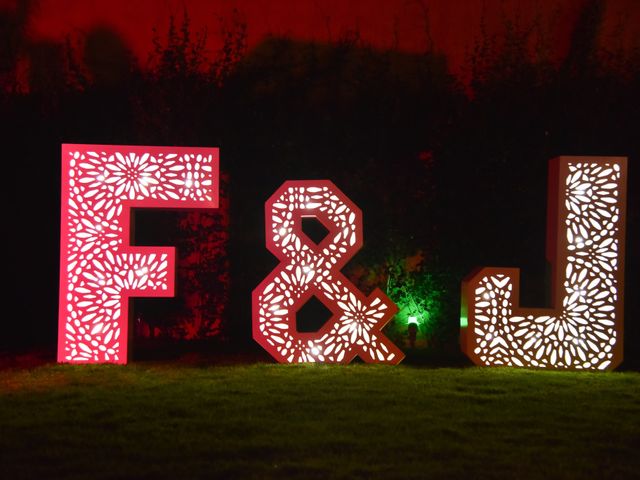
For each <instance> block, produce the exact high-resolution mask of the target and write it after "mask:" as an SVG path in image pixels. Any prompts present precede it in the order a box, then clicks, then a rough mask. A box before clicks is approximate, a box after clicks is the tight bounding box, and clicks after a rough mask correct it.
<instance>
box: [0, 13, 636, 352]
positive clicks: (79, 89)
mask: <svg viewBox="0 0 640 480" xmlns="http://www.w3.org/2000/svg"><path fill="white" fill-rule="evenodd" d="M18 4H19V5H20V6H28V5H30V3H29V2H25V1H24V0H22V1H19V2H18ZM605 7H606V2H602V1H600V0H589V1H587V2H585V3H584V5H583V7H582V14H581V16H580V18H579V20H578V23H577V25H576V26H575V29H574V33H573V36H572V38H571V40H570V45H569V49H568V52H569V53H568V55H567V56H566V57H565V58H561V59H552V58H551V56H550V55H549V51H550V46H551V45H553V42H554V40H555V39H554V38H552V37H551V36H550V35H551V34H550V32H552V31H553V30H554V29H553V28H552V27H553V25H552V24H550V23H548V22H550V21H551V20H548V19H542V18H536V19H534V20H533V22H532V23H531V24H525V23H523V22H521V21H520V20H518V19H517V18H513V19H512V18H507V17H505V19H504V27H505V28H504V29H503V34H502V35H500V36H497V37H489V36H487V34H486V33H485V34H482V35H481V36H480V38H478V42H477V48H475V49H474V50H473V51H472V52H471V55H470V58H469V65H470V76H471V78H470V83H469V86H468V87H463V86H462V85H461V84H460V83H459V82H458V81H457V80H456V79H455V78H453V77H452V76H451V75H450V74H449V73H448V70H447V64H446V58H445V57H444V56H443V55H441V54H439V53H438V52H436V51H434V50H433V48H432V44H431V42H428V45H427V48H426V49H425V51H424V52H423V53H422V54H418V55H415V54H407V53H402V52H398V51H396V50H393V49H390V50H386V51H382V50H376V49H373V48H371V47H370V46H368V45H366V44H364V43H363V42H362V39H361V38H360V37H359V35H358V34H357V32H350V33H348V34H345V35H344V36H342V37H341V38H339V39H338V40H337V41H335V42H330V43H325V44H321V43H313V42H305V41H296V40H293V39H290V38H275V37H274V38H267V39H265V40H264V41H263V42H262V43H260V44H258V45H257V46H256V47H254V48H253V49H251V50H250V51H248V50H247V42H246V40H247V25H246V23H245V22H244V20H243V18H242V15H241V14H240V13H239V12H235V13H234V14H233V15H232V17H231V18H229V19H222V21H221V24H220V29H219V32H216V33H219V34H220V35H221V37H222V40H223V47H222V49H221V50H220V51H219V52H214V53H213V55H210V54H209V52H207V51H206V36H207V34H208V32H207V31H200V32H194V31H193V30H192V27H191V24H190V22H189V18H188V15H186V12H185V15H183V17H182V21H181V22H180V21H178V20H177V19H175V18H171V19H169V22H168V30H167V31H166V35H165V34H160V33H158V34H156V38H155V41H154V49H153V53H152V57H151V59H150V61H149V65H148V67H149V68H147V69H141V68H139V66H138V65H137V64H136V63H135V62H134V61H133V60H132V57H131V54H130V52H129V51H128V48H127V45H126V44H125V42H124V41H123V40H122V39H121V38H120V37H119V36H118V34H117V32H113V31H109V30H108V29H105V28H104V27H101V29H96V30H94V31H90V32H87V34H86V35H85V36H83V37H80V38H73V39H71V41H69V42H68V43H67V45H68V46H67V47H65V45H63V44H54V43H51V42H49V43H34V42H32V41H31V40H30V39H29V38H28V37H27V36H26V33H25V29H24V28H23V27H24V21H23V20H24V18H23V17H24V15H25V14H24V12H26V11H27V10H17V11H16V12H15V14H10V13H7V14H6V15H4V14H3V15H0V24H1V26H2V31H3V32H8V33H7V35H6V36H5V37H6V38H7V39H8V41H9V44H8V45H9V47H8V49H7V48H4V49H2V50H0V59H1V60H2V65H1V67H2V68H1V69H0V76H1V78H0V80H2V82H3V84H2V87H3V88H2V89H0V91H1V98H0V101H1V102H2V107H3V112H5V117H6V118H10V119H11V121H10V122H7V123H8V125H6V128H5V129H4V131H3V134H5V135H6V136H7V140H6V142H5V145H7V146H8V148H9V149H13V150H15V151H18V152H20V159H21V161H19V162H8V168H9V171H8V172H7V176H8V178H11V179H21V178H29V180H30V182H31V183H30V185H32V186H33V188H32V191H31V194H30V196H28V198H25V195H24V191H23V189H22V187H21V185H22V183H21V182H19V181H17V182H10V186H9V187H8V188H9V189H10V194H11V195H12V197H11V198H16V199H20V202H17V203H18V204H17V205H16V207H15V208H12V209H10V212H9V215H10V218H9V222H10V224H11V225H14V226H15V229H16V231H19V232H21V235H22V237H21V245H20V248H24V249H25V252H28V253H27V254H24V255H22V258H23V264H22V267H23V268H21V269H20V270H19V271H16V272H15V273H14V275H13V278H15V279H16V281H15V282H14V284H15V285H16V287H15V289H16V291H15V294H14V296H15V298H16V299H17V302H18V303H19V308H20V309H21V310H22V316H23V317H24V318H29V319H32V322H28V323H27V325H22V324H20V326H19V327H18V326H13V324H12V326H11V327H10V328H13V329H14V331H12V332H11V333H10V334H8V335H5V336H4V337H3V338H1V339H0V341H3V342H4V341H10V340H7V339H11V338H16V337H20V338H25V339H27V338H30V336H32V337H31V338H33V337H36V338H39V339H41V340H42V341H43V342H51V341H52V339H55V336H56V332H55V322H52V321H51V318H52V316H54V315H55V313H54V312H55V311H57V309H56V305H57V298H56V292H55V291H54V290H55V289H51V285H55V284H56V282H57V278H58V275H57V268H58V266H57V262H56V261H55V259H56V258H57V255H58V252H57V247H58V246H57V245H56V244H55V242H51V244H46V245H44V246H43V245H42V242H41V238H42V231H43V230H47V231H50V232H58V228H59V225H58V224H57V223H56V222H57V221H58V220H57V219H58V218H59V212H58V210H57V208H58V202H57V201H52V199H55V198H57V195H58V188H59V186H58V180H57V179H59V178H60V172H59V144H60V143H61V142H63V141H64V142H68V143H73V142H75V143H114V144H127V143H130V144H152V145H153V144H156V145H202V146H219V147H221V163H222V168H223V172H224V173H225V175H228V190H227V191H226V193H225V199H226V200H228V202H229V203H228V216H226V217H225V215H227V213H223V214H222V215H223V217H224V218H227V219H228V222H229V224H228V228H226V225H227V224H226V221H227V220H224V218H215V219H214V218H213V217H209V216H208V215H209V214H182V213H181V214H178V215H177V216H174V217H171V219H170V220H169V219H167V220H165V222H168V223H171V222H175V223H173V225H172V226H171V228H173V231H174V232H176V237H180V236H182V237H181V238H175V239H174V238H171V239H170V240H171V242H167V243H172V244H178V246H179V256H180V257H179V258H180V259H181V260H180V262H187V263H185V264H183V266H184V268H181V267H180V264H179V265H178V271H179V272H181V273H180V275H184V278H183V279H182V280H180V279H179V281H178V284H179V285H182V287H181V288H183V289H184V291H185V295H187V296H188V295H189V293H188V292H190V291H191V292H194V291H196V290H197V289H201V288H203V287H204V289H205V290H206V288H207V285H210V289H211V291H212V292H214V293H211V294H210V293H207V294H206V295H207V298H205V299H197V301H195V300H194V301H195V304H194V307H195V306H196V305H197V308H196V309H195V310H194V311H196V312H197V311H200V312H204V311H205V310H207V309H212V310H211V311H212V312H215V313H212V314H211V315H212V317H211V318H209V319H205V320H204V321H203V323H200V326H201V325H207V329H208V330H207V331H210V332H212V331H216V332H217V331H219V330H218V328H220V331H222V332H223V333H224V334H225V335H228V336H229V337H231V338H232V339H233V340H234V341H236V342H243V341H244V342H251V320H250V318H251V317H250V313H251V312H250V309H251V306H250V303H251V302H250V293H251V290H252V289H253V288H254V287H255V286H256V285H258V284H259V283H260V281H261V280H262V279H263V278H264V277H265V276H266V275H267V274H268V273H269V271H271V269H273V268H274V265H275V264H276V263H277V261H276V260H275V258H274V257H273V256H272V255H271V254H270V253H269V252H268V251H266V248H265V243H264V209H263V206H264V201H265V200H266V199H267V198H268V197H269V196H270V195H271V194H272V193H273V192H274V191H275V190H276V189H277V188H278V187H279V186H280V185H281V184H282V182H283V181H285V180H287V179H308V178H329V179H331V180H332V181H334V183H335V184H336V185H337V186H338V187H339V188H341V189H342V190H343V191H344V192H345V193H346V194H347V195H348V196H349V197H350V198H351V199H352V200H353V201H354V202H355V203H356V204H357V205H359V206H360V207H361V208H362V210H363V212H364V238H365V245H364V247H363V249H362V251H361V252H360V253H359V254H358V255H357V256H356V257H355V258H353V259H352V261H351V262H350V263H349V265H348V266H347V268H346V269H345V272H346V273H347V274H348V275H350V276H351V278H352V279H353V281H354V282H356V283H357V284H358V285H359V286H360V287H361V288H362V290H363V291H365V292H366V293H369V291H370V290H371V289H372V288H374V287H379V288H381V289H383V290H385V289H386V288H388V293H389V295H390V296H391V298H392V299H394V300H395V301H396V302H398V304H399V305H400V307H401V308H402V309H403V312H401V314H400V315H399V316H398V318H397V319H396V323H395V324H394V325H391V326H390V327H389V329H390V332H391V333H390V335H392V336H395V337H396V338H397V339H398V341H400V339H402V340H403V341H405V340H406V337H404V336H403V335H404V332H405V326H404V325H402V320H401V318H402V317H403V315H406V313H408V312H409V311H410V309H412V308H417V310H423V309H424V310H427V311H429V312H430V313H429V321H428V322H429V323H428V325H427V322H425V330H424V333H422V331H421V335H423V341H424V344H426V345H428V346H434V345H438V344H444V345H445V346H449V347H451V348H455V345H456V343H457V342H456V331H457V328H458V321H459V319H458V309H459V288H460V284H459V282H460V280H461V279H462V278H463V277H464V276H465V275H467V274H468V273H469V272H470V271H471V270H472V269H473V268H474V267H476V266H481V265H496V266H516V267H520V268H522V272H521V278H522V281H523V288H522V291H521V294H522V302H521V303H522V304H523V305H531V306H544V304H545V260H544V249H545V226H546V219H545V215H546V208H545V205H546V178H547V162H548V159H549V158H552V157H553V156H556V155H560V154H563V155H626V156H629V158H630V168H629V175H630V178H629V185H630V191H629V202H628V205H629V213H628V219H627V222H628V225H627V231H628V239H627V242H628V245H636V244H640V239H639V238H638V232H640V228H638V224H639V223H640V219H639V218H638V207H637V205H640V199H639V198H638V191H639V189H638V188H637V185H638V184H640V182H639V177H638V175H639V172H640V169H637V168H634V165H635V163H637V162H638V158H640V136H638V135H637V128H636V127H635V126H637V125H640V109H638V108H637V105H639V104H640V88H639V87H638V85H640V53H639V52H640V45H636V46H635V47H634V48H632V49H631V50H624V49H622V47H620V48H617V49H616V48H614V49H612V51H604V50H603V49H602V48H601V47H599V45H601V44H602V43H603V42H600V35H601V33H600V25H601V24H602V13H603V8H605ZM25 8H26V7H25ZM425 20H428V18H426V19H425ZM425 25H428V21H426V22H425ZM612 45H615V42H613V43H612ZM20 65H22V66H24V65H27V66H28V68H26V69H25V68H22V67H19V66H20ZM21 68H22V70H21ZM20 82H22V87H17V86H16V85H17V84H18V83H20ZM226 200H225V201H226ZM35 211H38V212H41V214H40V216H39V220H40V221H39V222H34V221H32V217H33V212H35ZM201 222H211V223H212V225H213V226H214V227H213V229H214V232H213V233H211V235H213V237H207V235H208V234H207V233H206V232H205V231H204V230H203V229H201V228H200V227H199V225H200V223H201ZM161 223H162V222H161ZM216 225H219V226H220V228H218V227H216ZM223 229H224V230H225V233H224V234H223V232H222V230H223ZM180 232H182V233H180ZM227 233H228V237H227V236H226V234H227ZM194 234H195V236H196V237H193V235H194ZM56 235H57V233H56V234H55V235H53V236H54V237H55V236H56ZM158 240H160V242H159V243H163V241H165V239H164V238H159V239H158ZM181 242H182V247H180V245H181ZM209 242H212V244H213V245H215V248H214V249H213V250H212V249H211V248H209V246H208V243H209ZM157 243H158V241H156V244H157ZM32 252H38V254H37V255H33V254H32ZM418 252H421V254H422V255H423V256H424V259H422V260H421V262H417V263H416V261H415V259H416V258H418V257H416V255H418ZM198 257H199V258H200V260H195V259H197V258H198ZM639 258H640V255H639V254H638V251H637V249H634V248H628V249H627V265H626V267H627V272H636V273H637V272H638V271H639V270H640V265H639ZM412 259H414V261H412ZM418 267H419V268H418ZM227 268H228V271H227V270H226V269H227ZM209 269H211V270H209ZM31 272H39V275H38V276H37V279H36V281H38V282H40V284H39V286H40V287H43V289H44V290H46V293H45V294H43V300H42V302H33V301H32V296H31V293H32V292H31V290H28V291H27V290H25V289H24V288H22V287H20V286H21V285H25V284H27V283H29V284H31V283H32V282H33V281H34V277H33V275H32V273H31ZM225 272H226V273H225ZM638 278H640V276H638V275H637V274H635V273H629V274H628V276H627V282H628V283H627V287H626V288H627V290H628V291H633V290H634V289H635V288H637V287H638V283H637V282H638V280H637V279H638ZM217 282H220V283H221V284H222V285H223V286H222V287H218V286H216V285H218V283H217ZM217 295H219V296H217ZM227 298H228V303H227V304H226V305H224V307H223V310H224V311H218V310H216V308H218V307H221V306H220V305H218V304H217V303H216V302H225V299H227ZM626 299H627V306H626V312H627V315H626V316H627V318H635V317H637V316H638V315H640V309H639V308H638V304H637V302H636V301H635V299H634V298H633V296H632V295H627V296H626ZM208 302H209V303H208ZM213 303H216V306H215V307H213ZM160 305H164V306H159V307H156V308H157V309H158V310H159V311H164V312H165V313H166V312H170V311H171V308H174V307H170V306H169V304H167V303H165V304H160ZM414 305H417V307H415V306H414ZM180 308H182V307H180ZM180 308H178V306H176V307H175V311H180ZM431 312H437V313H431ZM194 317H195V315H194ZM213 317H216V318H220V317H222V318H223V319H225V320H226V321H223V322H222V323H220V324H218V323H216V322H217V320H215V319H214V318H213ZM177 318H179V315H178V314H176V315H174V319H177ZM167 321H168V322H169V320H167ZM16 325H17V324H16ZM163 325H165V324H163ZM171 325H173V327H172V326H171ZM178 325H180V323H179V322H177V321H174V323H173V324H171V322H169V323H167V324H166V325H165V326H164V327H163V328H166V330H167V331H171V329H172V328H174V327H175V328H174V330H175V331H180V332H182V333H180V335H184V336H185V337H190V336H192V335H193V336H196V337H197V336H201V335H204V332H203V331H202V330H201V327H200V326H196V325H195V324H193V325H191V326H186V325H182V326H178ZM639 325H640V324H638V322H627V325H626V331H625V341H626V342H627V343H626V346H625V349H626V352H627V353H626V355H627V357H629V356H633V355H634V353H633V352H636V353H635V355H636V356H637V357H640V355H639V354H638V352H639V347H638V345H639V344H640V342H638V341H637V338H638V337H639V336H640V327H639ZM427 326H428V328H427ZM394 329H395V330H394ZM53 341H54V342H55V340H53Z"/></svg>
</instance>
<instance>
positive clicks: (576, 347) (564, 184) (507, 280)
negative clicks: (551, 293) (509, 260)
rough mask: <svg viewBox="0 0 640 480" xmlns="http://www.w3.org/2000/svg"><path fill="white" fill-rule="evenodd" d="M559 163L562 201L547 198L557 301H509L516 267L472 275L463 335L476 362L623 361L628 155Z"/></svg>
mask: <svg viewBox="0 0 640 480" xmlns="http://www.w3.org/2000/svg"><path fill="white" fill-rule="evenodd" d="M556 161H557V162H558V164H557V171H558V173H559V175H558V176H559V178H558V179H557V181H558V195H559V198H557V199H552V198H550V201H553V202H557V213H558V215H557V217H558V218H557V231H558V238H557V240H556V241H557V244H556V258H555V259H553V260H552V261H553V263H554V265H555V271H556V280H555V281H556V292H555V298H556V299H557V300H559V303H558V304H557V305H556V308H554V309H523V308H518V307H517V304H516V305H515V306H514V302H516V301H517V297H518V288H519V280H518V275H519V272H518V270H517V269H499V268H485V269H483V270H482V271H480V272H479V273H478V274H476V275H474V276H473V278H472V279H471V280H470V281H467V282H465V284H463V297H464V300H466V302H467V309H466V310H467V312H466V313H467V314H468V317H469V318H468V327H467V328H466V329H465V328H463V336H462V338H463V349H465V351H466V353H467V355H469V356H470V357H471V358H472V359H473V360H474V361H475V362H476V363H478V364H482V365H510V366H520V367H523V366H528V367H536V368H553V369H576V370H580V369H589V370H607V369H611V368H615V367H616V366H617V365H618V364H619V363H620V362H621V360H622V342H621V336H622V321H623V303H622V295H623V291H624V289H623V281H624V280H623V279H624V253H623V252H624V227H625V223H624V218H625V206H626V159H624V158H615V157H613V158H604V159H596V158H591V157H560V159H557V160H556ZM463 303H464V302H463ZM463 310H464V309H463ZM463 314H464V311H463ZM465 330H466V331H465Z"/></svg>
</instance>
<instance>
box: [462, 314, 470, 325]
mask: <svg viewBox="0 0 640 480" xmlns="http://www.w3.org/2000/svg"><path fill="white" fill-rule="evenodd" d="M468 325H469V319H468V318H467V316H466V315H460V328H465V327H466V326H468Z"/></svg>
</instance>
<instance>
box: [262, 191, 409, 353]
mask: <svg viewBox="0 0 640 480" xmlns="http://www.w3.org/2000/svg"><path fill="white" fill-rule="evenodd" d="M265 216H266V225H265V227H266V238H267V248H268V249H269V250H270V251H271V252H272V253H273V254H274V255H275V256H277V257H278V258H279V259H280V261H281V263H280V265H279V266H278V268H276V269H275V270H274V271H273V272H271V274H270V275H269V276H268V277H267V278H266V279H265V280H264V281H263V282H262V283H261V284H260V285H259V286H258V287H257V288H256V289H255V290H254V291H253V338H254V339H255V340H256V341H257V342H258V343H259V344H260V345H262V346H263V347H264V348H265V349H266V350H267V351H268V352H269V353H270V354H271V355H272V356H273V357H274V358H275V359H276V360H278V361H279V362H282V363H294V362H323V363H349V362H350V361H351V360H353V359H354V358H355V357H356V355H359V356H360V357H361V358H362V359H364V360H365V361H366V362H376V363H390V364H397V363H399V362H400V361H402V359H403V358H404V354H403V353H402V351H401V350H400V349H398V347H396V346H395V345H394V344H393V343H391V342H390V341H389V339H388V338H386V337H385V336H384V335H383V334H382V333H381V331H380V329H381V328H382V327H384V325H385V324H386V323H387V322H388V321H389V320H390V319H391V317H393V315H394V314H395V313H396V312H397V307H396V306H395V304H394V303H393V302H391V301H390V300H389V298H387V296H386V295H385V294H384V293H383V292H382V291H380V290H379V289H376V290H375V291H374V292H373V293H372V294H371V295H370V296H369V297H368V298H366V297H365V296H364V295H363V294H362V292H360V291H359V290H358V289H357V288H356V287H355V286H354V285H353V284H352V283H351V282H349V280H347V278H346V277H344V275H342V274H341V273H340V269H341V268H342V266H343V265H344V264H345V263H346V262H347V261H348V260H349V259H350V258H351V257H352V256H353V255H354V254H355V253H356V252H357V251H358V250H359V249H360V247H361V246H362V213H361V212H360V209H358V207H356V206H355V205H354V204H353V203H352V202H351V201H350V200H349V199H348V198H347V197H346V195H344V193H342V192H341V191H340V190H338V188H336V186H335V185H333V183H331V182H329V181H326V180H324V181H320V180H316V181H289V182H285V183H284V185H282V187H280V188H279V189H278V191H276V193H275V194H274V195H273V196H272V197H271V198H270V199H269V200H268V201H267V203H266V205H265ZM305 216H308V217H315V218H317V219H318V220H319V221H320V222H322V223H323V224H324V226H325V227H326V228H327V229H328V230H329V234H328V235H327V236H326V238H325V239H324V240H323V241H322V242H321V243H320V244H319V245H316V244H315V243H314V242H312V241H311V240H309V239H308V238H307V237H306V236H305V235H304V233H303V232H302V227H301V220H302V217H305ZM312 295H316V296H317V297H318V298H319V299H320V300H321V301H322V302H323V303H324V304H325V305H326V306H327V307H328V308H329V309H330V310H331V312H332V313H333V315H332V316H331V318H330V319H329V320H328V321H327V322H326V323H325V325H324V326H323V327H322V328H321V329H320V330H319V331H317V332H313V333H301V332H298V331H297V329H296V320H295V316H296V312H297V311H298V310H299V309H300V308H301V307H302V306H303V305H304V304H305V303H306V302H307V300H309V299H310V297H311V296H312Z"/></svg>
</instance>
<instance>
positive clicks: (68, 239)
mask: <svg viewBox="0 0 640 480" xmlns="http://www.w3.org/2000/svg"><path fill="white" fill-rule="evenodd" d="M217 172H218V150H217V149H215V148H182V147H140V146H111V145H72V144H65V145H63V146H62V208H61V241H60V312H59V334H58V361H59V362H68V363H126V361H127V341H128V335H127V333H128V297H129V296H134V295H137V296H171V295H173V290H174V284H173V273H174V250H173V248H171V247H130V246H129V230H130V209H131V208H132V207H140V208H215V207H217V203H218V175H217Z"/></svg>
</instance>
